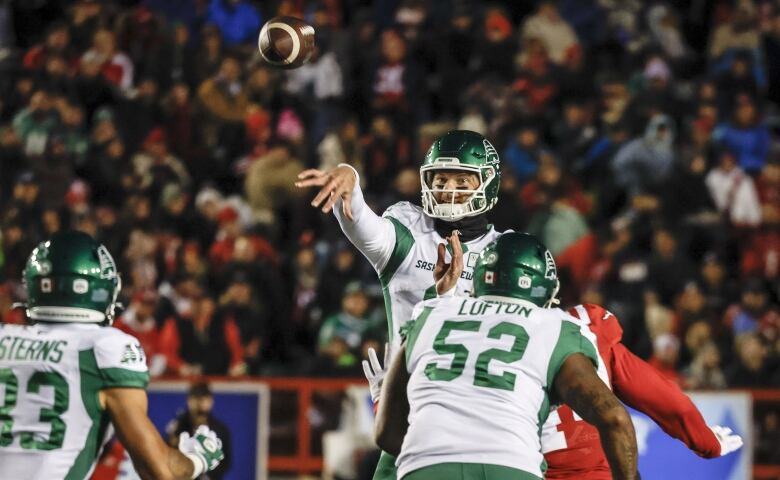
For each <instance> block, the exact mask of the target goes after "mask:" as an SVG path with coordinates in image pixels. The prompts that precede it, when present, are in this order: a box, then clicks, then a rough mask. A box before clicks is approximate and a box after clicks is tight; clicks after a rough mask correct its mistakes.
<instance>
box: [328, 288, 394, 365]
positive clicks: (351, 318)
mask: <svg viewBox="0 0 780 480" xmlns="http://www.w3.org/2000/svg"><path fill="white" fill-rule="evenodd" d="M369 307H370V303H369V299H368V296H367V295H366V294H365V292H364V291H363V289H362V288H361V286H360V284H359V283H358V282H352V283H349V284H347V286H346V287H344V293H343V296H342V298H341V311H340V312H339V313H336V314H334V315H331V316H330V317H328V318H326V319H325V321H324V322H323V323H322V327H321V328H320V333H319V339H318V342H317V343H318V349H319V352H320V354H321V355H324V356H325V357H326V358H328V359H330V361H331V362H332V363H333V364H334V365H336V366H340V367H348V366H353V365H356V364H357V363H359V362H358V359H359V358H362V353H363V352H362V351H361V349H360V347H361V345H362V343H363V341H364V340H365V339H366V338H369V337H370V338H377V337H378V336H380V335H381V333H380V332H381V330H382V328H383V326H384V325H383V321H384V319H380V321H379V322H377V321H375V320H371V319H369V318H368V313H369Z"/></svg>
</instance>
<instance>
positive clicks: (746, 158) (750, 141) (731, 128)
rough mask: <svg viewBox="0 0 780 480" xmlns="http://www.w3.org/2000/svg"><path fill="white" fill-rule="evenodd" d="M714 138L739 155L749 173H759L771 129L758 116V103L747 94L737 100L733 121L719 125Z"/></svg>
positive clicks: (741, 164)
mask: <svg viewBox="0 0 780 480" xmlns="http://www.w3.org/2000/svg"><path fill="white" fill-rule="evenodd" d="M713 138H714V139H715V140H716V141H719V142H720V143H722V144H723V145H724V146H725V147H726V148H729V149H731V150H732V151H734V153H735V154H736V155H737V159H738V161H739V166H740V167H741V168H742V169H743V170H745V171H746V172H747V173H751V174H754V173H758V172H759V171H760V170H761V168H762V167H763V166H764V162H765V161H766V156H767V152H768V151H769V130H768V129H767V126H766V124H764V122H763V121H762V120H760V119H759V118H758V112H757V110H756V104H755V103H754V102H753V100H752V99H751V98H750V97H748V96H745V95H741V96H740V97H739V100H738V101H737V107H736V110H735V111H734V119H733V121H732V122H729V123H726V124H723V125H719V126H718V127H717V128H716V129H715V131H714V132H713Z"/></svg>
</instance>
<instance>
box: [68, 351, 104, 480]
mask: <svg viewBox="0 0 780 480" xmlns="http://www.w3.org/2000/svg"><path fill="white" fill-rule="evenodd" d="M79 373H80V377H81V400H82V401H83V402H84V408H85V409H86V410H87V414H88V415H89V418H90V420H92V425H91V426H90V428H89V432H88V433H87V438H86V440H85V442H84V448H83V449H81V451H80V452H79V454H78V456H77V457H76V460H75V461H74V462H73V466H71V467H70V470H69V471H68V474H67V475H66V476H65V480H76V479H78V480H82V479H84V478H85V477H86V476H87V473H89V470H90V469H91V468H92V465H93V464H94V463H95V460H96V459H97V455H98V453H99V450H100V447H101V446H102V445H101V438H100V437H101V430H102V424H103V423H104V421H105V419H104V417H107V416H106V415H103V412H102V411H101V409H100V403H99V400H98V393H99V392H100V388H101V386H102V380H101V378H100V371H99V369H98V366H97V360H96V359H95V351H94V350H92V349H90V350H82V351H80V352H79Z"/></svg>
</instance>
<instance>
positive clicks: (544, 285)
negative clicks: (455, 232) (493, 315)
mask: <svg viewBox="0 0 780 480" xmlns="http://www.w3.org/2000/svg"><path fill="white" fill-rule="evenodd" d="M559 288H560V283H559V282H558V270H557V268H556V267H555V259H554V258H553V256H552V253H550V251H549V250H547V247H545V246H544V245H543V244H542V243H541V242H540V241H539V240H538V239H537V238H536V237H534V236H533V235H529V234H527V233H515V232H509V233H505V234H503V235H501V236H500V237H498V239H497V240H495V241H493V242H491V243H490V244H488V246H486V247H485V249H484V250H482V252H480V254H479V257H478V258H477V263H476V265H475V266H474V295H475V296H477V297H481V296H484V295H497V296H502V297H512V298H518V299H521V300H527V301H529V302H531V303H534V304H535V305H537V306H539V307H545V308H549V307H552V306H553V305H555V304H557V303H558V299H557V298H556V296H557V294H558V289H559Z"/></svg>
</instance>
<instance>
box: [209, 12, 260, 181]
mask: <svg viewBox="0 0 780 480" xmlns="http://www.w3.org/2000/svg"><path fill="white" fill-rule="evenodd" d="M214 1H221V0H214ZM197 98H198V103H199V105H200V107H201V108H202V109H203V112H204V114H205V115H204V117H203V123H202V126H201V128H202V135H203V137H204V144H205V145H206V146H208V147H209V148H210V149H211V150H212V152H213V153H214V154H216V155H217V156H218V157H221V158H220V162H221V165H220V168H222V169H223V170H224V169H225V168H226V165H227V161H228V159H231V160H232V158H230V157H231V156H232V155H231V154H234V153H236V152H237V151H238V149H239V148H240V147H241V146H242V145H243V142H244V125H243V121H244V117H246V114H247V109H248V107H249V100H248V99H247V96H246V92H245V89H244V86H243V84H242V83H241V64H240V63H239V61H238V59H236V58H233V57H225V58H224V60H222V61H221V63H220V66H219V70H218V71H217V72H216V74H214V75H212V76H211V77H209V78H207V79H206V80H204V81H203V83H201V84H200V86H199V87H198V95H197ZM225 157H228V158H225Z"/></svg>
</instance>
